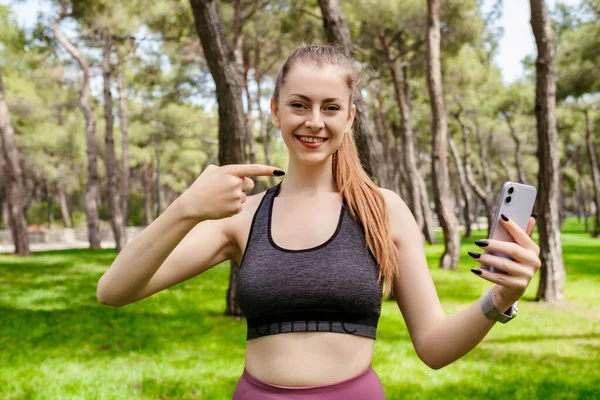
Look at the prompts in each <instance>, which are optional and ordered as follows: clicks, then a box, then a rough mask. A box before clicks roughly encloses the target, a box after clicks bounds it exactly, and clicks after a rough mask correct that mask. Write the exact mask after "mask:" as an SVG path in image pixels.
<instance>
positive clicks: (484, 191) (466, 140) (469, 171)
mask: <svg viewBox="0 0 600 400" xmlns="http://www.w3.org/2000/svg"><path fill="white" fill-rule="evenodd" d="M455 118H456V120H457V121H458V124H459V125H460V128H461V131H462V134H463V163H464V166H465V178H466V180H467V182H468V183H469V186H470V187H471V189H473V191H474V192H475V194H476V195H477V197H479V199H480V200H481V201H482V202H483V206H484V208H485V214H486V218H487V225H488V232H487V237H490V229H491V228H492V221H493V219H494V193H493V192H492V184H491V180H490V179H488V175H489V173H488V172H486V171H482V175H483V177H484V184H485V186H484V187H482V186H481V185H480V184H479V183H477V180H476V179H475V175H474V174H473V168H472V166H471V139H470V136H471V135H470V132H469V128H468V127H467V126H466V125H465V124H464V123H463V122H462V120H461V118H460V114H457V115H455Z"/></svg>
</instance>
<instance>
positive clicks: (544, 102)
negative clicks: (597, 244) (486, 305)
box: [530, 0, 565, 301]
mask: <svg viewBox="0 0 600 400" xmlns="http://www.w3.org/2000/svg"><path fill="white" fill-rule="evenodd" d="M530 4H531V27H532V30H533V35H534V36H535V42H536V46H537V51H538V54H537V59H536V63H535V69H536V99H535V117H536V120H537V134H538V160H539V163H540V167H539V173H538V202H537V203H538V210H537V211H538V219H537V224H538V231H539V234H540V248H541V252H540V259H541V261H542V267H541V269H540V273H541V276H540V284H539V287H538V292H537V299H539V300H546V301H560V300H562V299H563V298H564V284H565V266H564V262H563V257H562V247H561V242H560V221H559V207H560V205H559V194H560V186H559V179H560V177H559V175H560V170H559V161H560V160H559V156H558V146H557V143H558V132H557V128H556V69H555V64H554V59H555V54H556V47H555V42H554V38H553V34H552V25H551V21H550V19H549V18H548V10H547V8H546V4H545V2H544V0H530Z"/></svg>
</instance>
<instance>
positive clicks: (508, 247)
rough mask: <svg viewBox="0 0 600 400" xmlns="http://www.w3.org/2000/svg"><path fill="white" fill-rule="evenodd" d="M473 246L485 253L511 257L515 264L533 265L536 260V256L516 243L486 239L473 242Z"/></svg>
mask: <svg viewBox="0 0 600 400" xmlns="http://www.w3.org/2000/svg"><path fill="white" fill-rule="evenodd" d="M475 244H476V245H477V246H479V247H481V248H483V249H485V251H486V252H490V253H501V254H505V255H507V256H509V257H512V258H513V259H514V260H516V261H517V262H521V263H524V264H527V265H535V264H536V263H537V260H538V258H537V257H536V255H535V254H534V253H533V252H532V251H531V250H527V249H525V248H523V247H521V246H519V245H518V244H517V243H513V242H505V241H502V240H494V239H486V240H477V241H475Z"/></svg>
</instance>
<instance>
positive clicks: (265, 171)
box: [223, 164, 285, 177]
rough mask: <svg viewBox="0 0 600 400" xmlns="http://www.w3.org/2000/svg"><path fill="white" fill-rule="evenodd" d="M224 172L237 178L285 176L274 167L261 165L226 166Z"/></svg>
mask: <svg viewBox="0 0 600 400" xmlns="http://www.w3.org/2000/svg"><path fill="white" fill-rule="evenodd" d="M223 168H225V172H227V173H228V174H231V175H235V176H239V177H249V176H282V175H284V174H285V172H283V171H282V170H280V169H279V168H276V167H271V166H269V165H262V164H231V165H226V166H224V167H223Z"/></svg>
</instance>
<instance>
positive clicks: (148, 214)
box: [142, 164, 154, 226]
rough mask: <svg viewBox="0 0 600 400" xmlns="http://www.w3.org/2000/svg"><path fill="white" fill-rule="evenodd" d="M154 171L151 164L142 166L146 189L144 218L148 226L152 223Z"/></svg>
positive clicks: (143, 183)
mask: <svg viewBox="0 0 600 400" xmlns="http://www.w3.org/2000/svg"><path fill="white" fill-rule="evenodd" d="M153 172H154V169H153V168H152V165H150V164H144V165H143V166H142V186H143V188H144V218H145V222H146V226H148V225H150V224H151V223H152V219H153V218H152V174H153Z"/></svg>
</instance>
